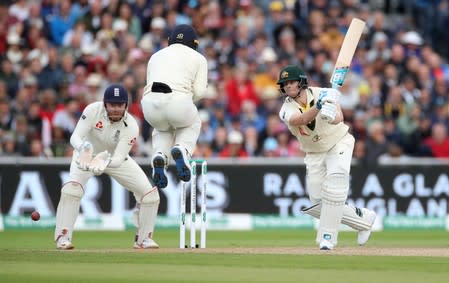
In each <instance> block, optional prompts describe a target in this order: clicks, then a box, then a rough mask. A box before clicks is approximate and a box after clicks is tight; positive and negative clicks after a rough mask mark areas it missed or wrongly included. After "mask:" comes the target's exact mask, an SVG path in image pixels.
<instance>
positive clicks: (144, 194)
mask: <svg viewBox="0 0 449 283" xmlns="http://www.w3.org/2000/svg"><path fill="white" fill-rule="evenodd" d="M127 107H128V93H127V91H126V90H125V89H124V88H123V87H122V86H121V85H111V86H109V87H108V88H107V89H106V90H105V92H104V99H103V101H102V102H101V101H99V102H94V103H91V104H89V105H88V106H87V107H86V108H85V110H84V112H83V114H82V116H81V118H80V120H79V121H78V124H77V125H76V128H75V130H74V132H73V134H72V136H71V138H70V143H71V144H72V146H73V147H74V149H75V150H74V154H73V157H72V162H71V164H70V180H69V181H68V182H67V183H65V184H64V185H63V186H62V189H61V198H60V200H59V204H58V208H57V211H56V229H55V241H56V247H57V248H58V249H63V250H68V249H73V245H72V234H73V227H74V224H75V221H76V218H77V217H78V214H79V209H80V202H81V198H82V197H83V195H84V189H85V184H86V183H87V181H88V179H89V178H90V177H92V176H94V175H101V174H103V173H105V174H107V175H109V176H111V177H112V178H114V179H115V180H116V181H117V182H118V183H119V184H120V185H122V186H123V187H124V188H126V189H127V190H129V191H131V192H133V193H134V196H135V198H136V202H137V207H138V213H137V214H138V217H137V218H138V220H137V224H138V231H137V234H138V235H137V239H136V242H135V243H134V248H158V247H159V246H158V244H157V243H156V242H155V241H154V240H153V239H152V235H153V231H154V225H155V222H156V217H157V211H158V207H159V192H158V189H157V187H155V186H153V185H152V184H151V183H150V181H149V180H148V178H147V176H146V175H145V173H144V172H143V170H142V168H140V166H139V165H138V164H137V163H136V162H135V161H134V160H133V159H132V158H131V157H130V156H129V151H130V150H131V147H132V146H133V145H134V143H135V142H136V138H137V135H138V134H139V128H138V125H137V122H136V120H135V119H134V118H133V117H132V116H131V115H130V114H129V113H128V112H127Z"/></svg>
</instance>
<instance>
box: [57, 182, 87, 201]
mask: <svg viewBox="0 0 449 283" xmlns="http://www.w3.org/2000/svg"><path fill="white" fill-rule="evenodd" d="M61 195H66V196H71V197H75V198H82V197H83V195H84V189H83V186H81V184H80V183H78V182H74V181H70V182H67V183H65V184H64V185H63V186H62V189H61Z"/></svg>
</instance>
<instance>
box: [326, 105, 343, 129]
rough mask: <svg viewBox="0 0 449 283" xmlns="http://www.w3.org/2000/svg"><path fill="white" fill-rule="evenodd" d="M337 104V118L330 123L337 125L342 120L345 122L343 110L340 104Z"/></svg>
mask: <svg viewBox="0 0 449 283" xmlns="http://www.w3.org/2000/svg"><path fill="white" fill-rule="evenodd" d="M336 106H337V112H336V115H335V120H334V121H332V122H330V123H329V124H333V125H336V124H338V123H340V122H343V120H344V116H343V111H341V106H340V104H338V103H337V104H336Z"/></svg>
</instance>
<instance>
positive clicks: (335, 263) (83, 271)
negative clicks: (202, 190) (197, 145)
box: [0, 230, 449, 283]
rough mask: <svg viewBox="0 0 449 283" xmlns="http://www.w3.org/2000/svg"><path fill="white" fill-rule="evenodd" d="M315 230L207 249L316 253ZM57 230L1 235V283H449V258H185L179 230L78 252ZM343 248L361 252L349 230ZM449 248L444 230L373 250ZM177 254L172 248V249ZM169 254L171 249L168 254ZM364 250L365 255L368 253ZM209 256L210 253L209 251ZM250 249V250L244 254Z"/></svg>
mask: <svg viewBox="0 0 449 283" xmlns="http://www.w3.org/2000/svg"><path fill="white" fill-rule="evenodd" d="M314 235H315V232H314V231H292V230H282V231H276V230H267V231H250V232H228V231H227V232H224V231H209V232H208V243H207V244H208V248H210V249H213V248H229V249H231V248H239V247H247V248H250V247H273V248H276V247H304V248H305V249H306V248H307V249H309V250H310V248H311V247H313V248H315V244H314V241H313V239H314ZM52 237H53V231H49V230H29V231H5V232H0V282H8V283H9V282H45V283H48V282H108V283H114V282H313V283H316V282H335V283H338V282H342V283H348V282H376V283H379V282H407V283H410V282H431V283H437V282H448V281H449V257H416V256H415V257H406V256H401V257H398V256H395V257H392V256H391V257H389V256H355V255H335V254H332V252H330V253H328V252H327V253H318V254H316V255H305V254H301V253H298V254H254V253H247V252H242V253H204V252H202V251H201V250H195V251H190V250H186V251H185V252H179V251H178V250H177V249H175V248H176V246H177V245H178V232H177V231H175V230H168V231H167V230H164V231H157V233H156V237H155V239H156V240H157V242H158V243H159V244H160V245H161V247H162V248H161V249H160V250H159V251H157V252H154V251H134V250H132V249H131V246H132V241H133V240H132V239H133V233H132V232H131V231H125V232H76V233H75V238H74V241H73V242H74V244H75V246H76V249H75V250H74V251H56V250H55V246H54V243H53V241H52ZM339 240H340V241H339V247H341V248H344V247H355V241H356V233H353V232H342V233H341V234H340V238H339ZM373 247H378V248H380V249H382V248H383V249H388V248H390V247H391V248H394V247H422V248H440V249H449V233H448V232H443V231H413V232H410V231H392V232H377V233H374V234H373V237H372V239H371V240H370V242H369V244H368V247H367V248H373ZM167 248H170V249H167ZM164 249H165V250H166V251H164ZM361 249H364V248H363V247H362V248H361ZM206 250H207V249H206ZM245 251H246V250H245Z"/></svg>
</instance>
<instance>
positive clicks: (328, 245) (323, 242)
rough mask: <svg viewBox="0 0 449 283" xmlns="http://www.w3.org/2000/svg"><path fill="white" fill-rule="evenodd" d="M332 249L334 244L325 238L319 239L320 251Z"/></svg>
mask: <svg viewBox="0 0 449 283" xmlns="http://www.w3.org/2000/svg"><path fill="white" fill-rule="evenodd" d="M333 249H334V244H332V243H331V241H328V240H326V239H322V240H321V241H320V250H322V251H330V250H333Z"/></svg>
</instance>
